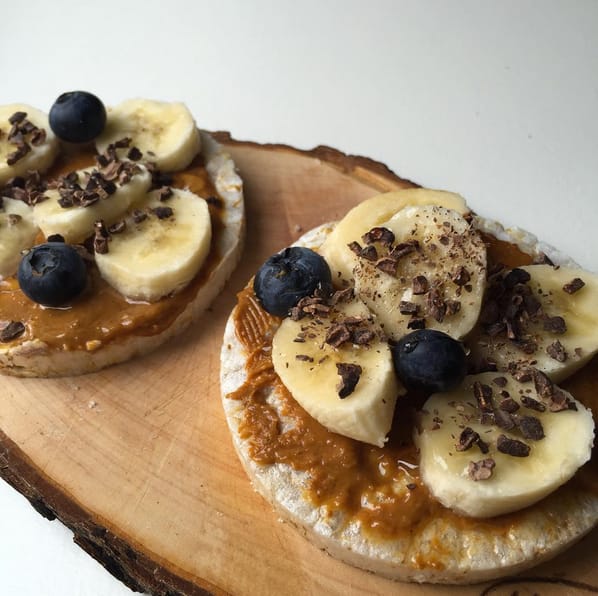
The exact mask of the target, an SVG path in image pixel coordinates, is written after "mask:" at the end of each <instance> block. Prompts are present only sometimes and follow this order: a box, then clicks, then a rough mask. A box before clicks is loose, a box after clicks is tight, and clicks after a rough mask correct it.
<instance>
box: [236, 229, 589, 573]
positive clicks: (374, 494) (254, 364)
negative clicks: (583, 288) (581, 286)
mask: <svg viewBox="0 0 598 596" xmlns="http://www.w3.org/2000/svg"><path fill="white" fill-rule="evenodd" d="M485 240H486V241H487V243H488V260H489V262H490V263H492V262H502V263H505V264H506V265H508V266H510V267H515V266H518V265H524V264H529V263H530V257H529V256H528V255H526V254H524V253H522V252H521V251H519V250H518V249H517V247H515V246H514V245H511V244H508V243H505V242H501V241H498V240H495V239H493V238H489V237H488V238H485ZM234 322H235V330H236V336H237V338H238V340H239V341H240V342H241V344H242V346H243V348H244V350H245V351H246V353H247V354H248V355H249V358H248V361H247V366H246V372H247V380H246V382H245V383H244V384H243V385H242V386H241V387H239V388H238V389H237V390H236V391H235V392H234V393H231V394H229V395H228V398H229V399H237V400H242V401H243V403H244V406H245V407H244V418H243V421H242V424H241V426H240V434H241V437H242V438H243V439H246V440H248V441H249V444H250V457H251V458H252V459H253V460H254V461H256V462H258V463H260V464H264V465H268V464H273V463H284V464H288V465H290V466H292V468H294V469H295V470H298V471H305V472H307V473H308V484H307V488H306V493H305V494H306V496H307V498H309V499H310V500H311V501H312V502H313V504H314V505H315V506H321V505H324V506H326V508H327V510H328V511H337V510H341V511H344V512H346V513H347V514H348V515H349V516H350V517H352V518H353V519H358V520H359V521H361V522H362V524H363V527H364V529H365V531H368V532H370V533H371V534H372V535H374V536H380V537H383V538H392V537H396V536H398V535H401V534H403V533H406V534H408V533H409V532H411V531H413V530H415V529H416V528H417V526H418V525H419V524H422V523H425V522H427V521H429V520H430V519H431V518H432V517H433V518H435V519H439V518H441V519H444V520H446V521H447V523H448V522H450V523H451V525H453V526H456V527H462V528H477V529H479V530H483V531H484V532H492V533H495V534H496V533H500V534H501V535H502V534H505V533H507V532H509V531H510V527H511V526H512V524H514V523H515V522H517V520H518V518H519V516H520V515H522V514H521V513H519V512H515V513H511V514H508V515H503V516H499V517H495V518H492V519H485V520H480V519H472V518H467V517H463V516H460V515H458V514H457V513H455V512H453V511H451V510H449V509H446V508H445V507H443V506H442V505H441V504H440V503H439V502H438V501H436V500H435V499H434V498H433V497H432V496H431V495H430V493H429V492H428V490H427V488H426V487H425V485H424V484H423V482H422V480H421V479H420V476H419V470H418V455H417V452H416V448H415V446H414V444H413V440H412V430H413V427H414V424H415V419H414V417H415V411H416V408H417V407H418V406H420V405H421V404H422V403H423V402H424V401H425V397H426V396H422V395H420V396H417V395H407V396H405V397H402V398H401V399H400V400H399V401H398V402H397V407H396V410H395V416H394V421H393V425H392V429H391V432H390V434H389V440H388V442H387V444H386V445H385V446H384V447H383V448H379V447H375V446H372V445H368V444H366V443H362V442H359V441H356V440H353V439H349V438H347V437H344V436H341V435H338V434H335V433H332V432H330V431H328V430H327V429H326V428H325V427H323V426H322V425H321V424H319V423H318V422H317V421H316V420H314V419H313V418H312V417H311V416H309V415H308V414H307V413H306V412H305V411H304V410H303V409H302V408H301V406H299V404H298V403H297V402H296V401H295V400H294V399H293V397H292V396H291V394H290V393H289V391H288V390H287V389H286V388H285V387H284V385H283V384H282V382H281V381H280V379H279V377H278V375H277V374H276V372H275V371H274V368H273V365H272V359H271V357H270V354H271V349H272V337H273V334H274V332H275V331H276V328H277V327H278V325H279V322H280V319H278V318H276V317H273V316H271V315H269V314H268V313H266V312H265V311H264V310H263V309H262V308H261V307H260V305H259V303H258V302H257V300H256V298H255V295H254V293H253V291H252V289H251V287H247V288H245V289H244V290H243V291H242V292H241V293H240V294H239V297H238V305H237V309H236V311H235V319H234ZM563 387H564V388H565V389H567V390H569V391H571V392H572V394H573V395H574V396H575V397H576V398H577V399H579V400H580V401H581V402H582V403H584V404H585V405H586V406H588V407H590V408H591V409H592V410H593V411H594V412H597V411H598V357H597V358H594V359H593V360H592V361H591V362H590V363H589V364H588V365H587V366H586V367H585V368H584V369H583V370H581V371H580V372H578V373H577V374H575V375H574V376H573V377H571V378H570V379H569V380H567V382H565V383H563ZM271 389H274V392H275V394H276V395H277V396H279V407H280V411H281V414H282V416H283V417H284V418H285V420H287V421H290V429H287V430H285V431H284V432H283V431H282V429H281V420H280V418H279V415H278V413H277V412H276V410H275V409H274V408H273V407H272V406H271V405H269V404H268V403H267V401H266V397H267V395H268V394H269V392H270V390H271ZM570 486H571V487H573V489H575V490H577V489H579V488H585V489H590V490H592V491H595V492H596V493H597V494H598V455H597V453H596V448H595V450H594V452H593V457H592V460H591V461H590V462H589V463H588V464H586V465H585V466H584V467H583V468H582V469H581V470H579V471H578V473H577V475H576V477H575V478H574V479H573V480H572V481H571V482H570ZM566 490H569V489H566ZM364 502H367V506H365V507H364V506H363V503H364ZM438 549H439V552H442V545H441V544H439V545H438ZM448 554H450V553H447V555H448ZM422 563H423V562H422ZM426 564H427V565H430V564H431V562H430V561H428V562H427V563H426Z"/></svg>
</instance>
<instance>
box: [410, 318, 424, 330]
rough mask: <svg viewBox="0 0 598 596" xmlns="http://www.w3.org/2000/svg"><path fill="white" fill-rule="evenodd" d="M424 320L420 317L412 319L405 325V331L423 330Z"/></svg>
mask: <svg viewBox="0 0 598 596" xmlns="http://www.w3.org/2000/svg"><path fill="white" fill-rule="evenodd" d="M425 328H426V320H425V319H423V318H421V317H416V318H413V319H411V320H410V321H409V323H407V329H425Z"/></svg>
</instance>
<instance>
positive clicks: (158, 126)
mask: <svg viewBox="0 0 598 596" xmlns="http://www.w3.org/2000/svg"><path fill="white" fill-rule="evenodd" d="M107 115H108V119H107V122H106V127H105V129H104V132H103V133H102V134H101V135H100V137H99V138H98V139H96V147H97V150H98V152H99V153H103V152H104V151H106V149H107V148H108V145H110V144H112V143H116V142H117V141H120V140H122V139H123V138H130V139H131V143H130V146H131V147H137V148H138V149H139V150H140V151H141V153H142V154H143V159H145V160H146V161H151V162H154V163H155V164H156V166H157V167H158V169H159V170H162V171H164V172H177V171H179V170H184V169H185V168H186V167H187V166H188V165H189V164H190V163H191V161H192V160H193V158H194V157H195V156H196V155H197V154H198V153H199V150H200V148H201V141H200V136H199V130H198V129H197V126H196V124H195V120H194V119H193V116H192V115H191V112H189V109H188V108H187V106H185V105H184V104H182V103H167V102H161V101H152V100H149V99H130V100H127V101H124V102H122V103H121V104H119V105H117V106H115V107H112V108H108V114H107ZM117 153H118V154H119V156H120V157H121V158H123V157H125V156H126V153H127V149H120V150H119V151H118V152H117Z"/></svg>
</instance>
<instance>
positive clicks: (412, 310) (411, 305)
mask: <svg viewBox="0 0 598 596" xmlns="http://www.w3.org/2000/svg"><path fill="white" fill-rule="evenodd" d="M418 310H419V306H418V305H417V304H415V302H408V301H407V300H401V302H399V312H400V313H401V314H402V315H415V314H417V311H418Z"/></svg>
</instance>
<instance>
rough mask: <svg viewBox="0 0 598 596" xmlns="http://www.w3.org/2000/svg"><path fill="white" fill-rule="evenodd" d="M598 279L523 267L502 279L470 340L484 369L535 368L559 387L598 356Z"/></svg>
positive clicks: (542, 267)
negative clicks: (489, 366) (493, 366)
mask: <svg viewBox="0 0 598 596" xmlns="http://www.w3.org/2000/svg"><path fill="white" fill-rule="evenodd" d="M597 304H598V275H595V274H592V273H589V272H587V271H580V270H579V269H573V268H570V267H560V268H558V269H555V268H554V267H551V266H549V265H531V266H527V267H521V268H518V269H515V270H512V271H509V272H505V273H504V274H503V275H500V276H497V277H496V279H495V280H494V281H492V280H491V281H490V285H489V288H488V291H487V294H486V298H485V304H484V307H483V310H482V314H481V317H480V319H481V320H480V322H479V324H478V325H477V326H476V328H475V329H474V331H473V332H472V334H471V335H470V337H469V338H468V340H467V344H468V346H469V347H470V349H471V358H472V360H473V362H474V363H475V364H476V365H477V366H479V367H482V366H484V363H487V362H494V363H495V364H496V365H497V368H498V369H499V370H507V369H508V368H509V366H511V367H512V366H513V365H516V366H518V367H520V368H521V367H526V366H529V365H533V366H534V367H535V368H538V369H540V370H542V371H543V372H545V373H546V374H547V375H549V376H550V378H551V379H553V380H554V381H556V382H559V381H561V380H562V379H565V378H566V377H568V376H569V375H571V374H573V373H574V372H575V371H576V370H578V369H579V368H581V367H582V366H583V365H584V364H585V363H586V362H588V360H590V358H592V356H593V355H594V354H596V353H597V352H598V310H597V309H596V305H597Z"/></svg>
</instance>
